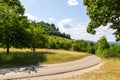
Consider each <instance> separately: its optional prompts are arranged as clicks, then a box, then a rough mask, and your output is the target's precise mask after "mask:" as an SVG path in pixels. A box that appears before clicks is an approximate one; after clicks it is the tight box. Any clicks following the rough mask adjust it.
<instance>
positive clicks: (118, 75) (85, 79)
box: [65, 58, 120, 80]
mask: <svg viewBox="0 0 120 80" xmlns="http://www.w3.org/2000/svg"><path fill="white" fill-rule="evenodd" d="M103 61H104V65H103V66H101V68H100V69H97V70H94V71H92V72H88V73H85V74H83V75H79V76H75V77H71V78H68V79H65V80H120V58H107V59H105V58H104V59H103Z"/></svg>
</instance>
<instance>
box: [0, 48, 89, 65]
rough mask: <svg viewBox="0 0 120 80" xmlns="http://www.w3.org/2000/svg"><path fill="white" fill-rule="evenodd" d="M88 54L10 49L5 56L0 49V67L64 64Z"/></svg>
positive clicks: (3, 51)
mask: <svg viewBox="0 0 120 80" xmlns="http://www.w3.org/2000/svg"><path fill="white" fill-rule="evenodd" d="M88 55H89V54H88V53H80V52H75V51H66V50H54V49H36V52H35V53H34V52H32V50H31V49H15V48H11V49H10V54H9V55H6V54H5V49H0V67H14V66H15V67H16V66H28V65H40V64H54V63H64V62H70V61H75V60H79V59H81V58H84V57H86V56H88Z"/></svg>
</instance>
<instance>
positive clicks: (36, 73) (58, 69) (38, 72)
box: [0, 55, 102, 79]
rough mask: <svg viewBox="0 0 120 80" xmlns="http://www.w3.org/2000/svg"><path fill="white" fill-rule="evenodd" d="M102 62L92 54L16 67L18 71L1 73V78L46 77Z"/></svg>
mask: <svg viewBox="0 0 120 80" xmlns="http://www.w3.org/2000/svg"><path fill="white" fill-rule="evenodd" d="M101 62H102V60H101V59H100V58H99V57H97V56H95V55H92V56H88V57H86V58H83V59H81V60H77V61H73V62H67V63H60V64H51V65H42V66H31V67H23V68H19V69H15V70H17V71H15V70H14V69H12V70H11V71H10V72H9V73H6V74H5V75H2V74H0V79H23V78H30V77H44V76H48V75H56V74H63V73H67V72H72V71H78V70H83V69H86V68H90V67H93V66H96V65H98V64H100V63H101Z"/></svg>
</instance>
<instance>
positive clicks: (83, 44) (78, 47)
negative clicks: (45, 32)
mask: <svg viewBox="0 0 120 80" xmlns="http://www.w3.org/2000/svg"><path fill="white" fill-rule="evenodd" d="M73 50H75V51H80V52H89V53H92V54H94V53H95V50H94V44H93V43H92V42H89V41H84V40H77V41H76V42H75V43H74V44H73Z"/></svg>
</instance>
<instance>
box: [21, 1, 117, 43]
mask: <svg viewBox="0 0 120 80" xmlns="http://www.w3.org/2000/svg"><path fill="white" fill-rule="evenodd" d="M20 1H21V3H22V4H23V5H24V7H25V9H26V10H25V15H26V16H28V19H30V20H36V21H44V22H48V23H54V24H55V25H56V27H59V30H60V31H61V32H65V33H67V34H70V35H71V37H72V38H73V39H84V40H92V41H97V40H98V39H99V38H100V37H102V36H103V35H104V36H106V38H107V39H108V41H114V40H115V38H114V36H113V35H112V33H113V32H114V31H113V30H111V29H109V27H108V26H109V25H108V26H107V27H100V28H98V29H96V30H97V33H96V35H91V34H89V33H87V32H86V27H87V24H88V23H89V21H90V19H89V17H88V16H87V15H86V7H85V6H84V5H83V0H20Z"/></svg>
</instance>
